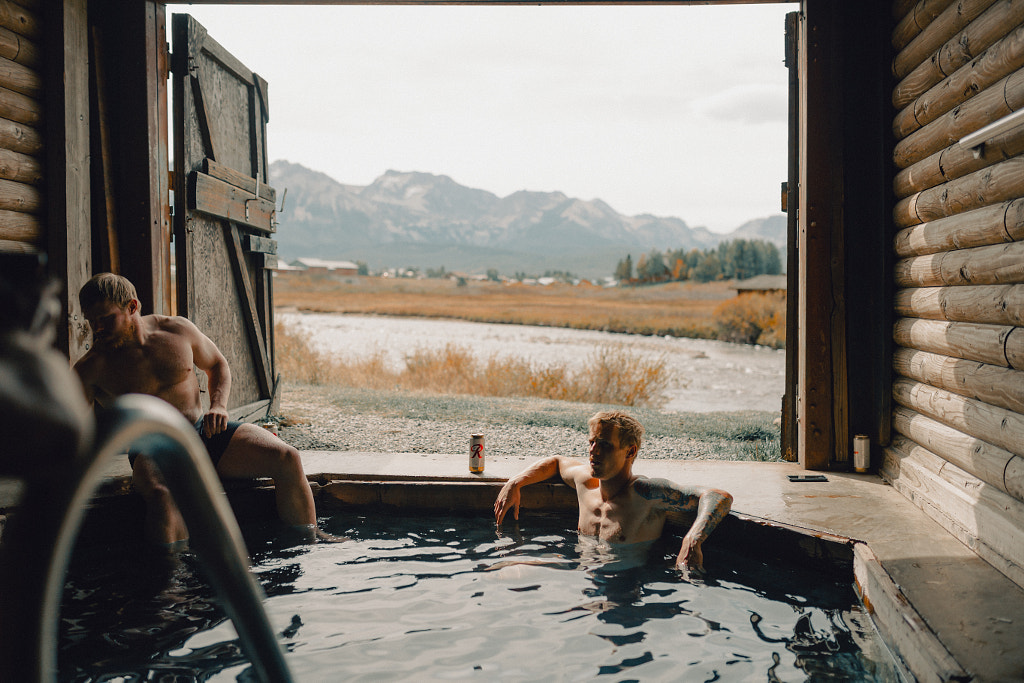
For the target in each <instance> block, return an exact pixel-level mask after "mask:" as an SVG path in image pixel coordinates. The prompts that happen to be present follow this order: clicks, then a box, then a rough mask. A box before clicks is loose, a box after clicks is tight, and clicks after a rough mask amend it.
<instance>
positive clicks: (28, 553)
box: [0, 395, 292, 683]
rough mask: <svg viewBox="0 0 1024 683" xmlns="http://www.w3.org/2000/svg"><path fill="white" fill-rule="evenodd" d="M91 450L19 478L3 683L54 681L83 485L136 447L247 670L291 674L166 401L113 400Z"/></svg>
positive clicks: (236, 534) (222, 498) (0, 634)
mask: <svg viewBox="0 0 1024 683" xmlns="http://www.w3.org/2000/svg"><path fill="white" fill-rule="evenodd" d="M95 443H97V444H99V445H98V447H96V448H95V449H93V453H92V454H91V455H88V456H85V457H80V458H78V459H76V461H75V462H74V463H73V464H72V465H71V466H70V470H71V471H67V470H64V471H62V472H61V473H60V476H50V477H46V478H42V477H37V478H35V479H28V480H27V481H26V487H25V491H24V494H23V496H22V499H21V501H20V503H19V506H18V513H17V514H16V515H13V516H12V519H11V522H10V523H9V524H8V527H7V529H5V531H4V537H3V544H2V551H3V552H2V558H0V559H2V563H0V564H2V572H0V598H2V599H0V672H2V673H3V677H4V679H5V680H6V679H7V676H11V678H10V679H9V680H17V681H27V682H28V681H38V682H39V683H43V682H49V681H54V680H56V670H57V623H58V613H59V608H60V600H61V592H62V590H63V587H64V576H65V573H66V571H67V566H68V562H69V559H70V556H71V551H72V549H73V546H74V540H75V537H76V536H77V534H78V530H79V528H80V526H81V523H82V519H83V518H84V516H85V509H86V506H87V503H88V502H89V499H90V498H91V497H92V494H93V492H94V491H95V490H96V488H97V487H98V486H99V484H100V482H101V481H102V479H103V476H104V473H105V471H106V470H107V467H108V466H109V464H110V462H111V460H112V458H113V457H114V456H115V455H116V454H119V453H124V452H125V450H127V448H128V447H129V446H132V447H135V448H137V449H140V450H144V451H145V452H146V454H147V455H149V456H151V457H152V458H153V460H154V461H155V463H156V465H157V467H158V468H159V469H160V472H161V473H162V474H163V476H164V479H165V481H166V483H167V487H168V489H170V491H171V494H172V495H173V496H174V499H175V501H176V502H177V503H178V505H179V507H180V510H181V513H182V517H183V518H184V520H185V523H186V525H187V526H188V528H189V530H190V534H191V538H190V540H189V543H190V546H191V547H192V548H193V549H194V550H195V552H196V555H197V556H198V557H199V559H200V561H201V562H202V564H203V566H205V567H206V569H208V573H207V577H208V578H209V580H210V582H211V584H213V587H214V589H215V590H216V591H217V593H218V595H219V597H220V598H221V601H222V603H223V606H224V609H225V611H226V612H227V614H228V616H229V617H230V618H231V620H232V621H233V622H234V625H235V630H236V631H237V633H238V637H239V640H240V641H241V644H242V648H243V650H244V651H245V653H246V654H247V655H248V657H249V660H250V662H251V663H252V666H253V668H254V670H255V673H256V674H257V676H258V677H259V679H260V680H262V681H267V682H268V683H279V682H280V683H288V682H290V681H292V677H291V674H290V672H289V670H288V666H287V664H286V663H285V661H284V653H283V651H282V649H281V646H280V644H279V643H278V641H277V637H276V635H275V633H274V630H273V628H272V626H271V624H270V621H269V619H268V618H267V614H266V612H265V610H264V609H263V599H264V594H263V591H262V589H261V588H260V586H259V584H258V583H257V582H256V580H255V578H254V577H253V575H252V574H251V573H250V572H249V558H248V553H247V552H246V550H245V545H244V543H243V541H242V535H241V531H240V530H239V528H238V523H237V522H236V521H235V518H234V516H233V515H232V513H231V509H230V506H229V505H228V502H227V497H226V495H225V494H224V490H223V488H222V487H221V485H220V482H219V480H218V478H217V474H216V472H215V471H214V468H213V465H212V464H211V463H210V460H209V457H208V456H207V455H206V449H205V448H204V446H203V444H202V441H200V439H199V436H198V434H197V433H196V431H195V429H194V428H193V427H192V425H190V424H189V423H188V421H187V420H186V419H185V418H184V417H183V416H182V415H181V414H180V413H179V412H178V411H176V410H175V409H174V408H173V407H172V406H171V405H170V404H168V403H165V402H164V401H161V400H160V399H157V398H154V397H152V396H143V395H129V396H123V397H121V398H120V399H118V400H117V401H116V403H115V404H114V407H113V408H112V409H111V410H110V411H107V412H106V413H105V414H104V415H103V417H102V418H101V420H100V421H99V423H98V424H97V437H96V441H95Z"/></svg>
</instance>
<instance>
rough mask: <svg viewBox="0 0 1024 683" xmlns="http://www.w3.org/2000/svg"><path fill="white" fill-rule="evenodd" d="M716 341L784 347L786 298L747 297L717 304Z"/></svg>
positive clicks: (770, 296)
mask: <svg viewBox="0 0 1024 683" xmlns="http://www.w3.org/2000/svg"><path fill="white" fill-rule="evenodd" d="M714 320H715V325H716V326H717V328H718V338H719V339H721V340H722V341H729V342H738V343H741V344H762V345H764V346H771V347H773V348H777V349H781V348H784V347H785V346H786V297H785V295H781V296H780V295H775V294H746V295H743V296H738V297H735V298H733V299H730V300H728V301H725V302H723V303H721V304H719V306H718V308H716V309H715V313H714Z"/></svg>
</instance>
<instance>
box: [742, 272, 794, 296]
mask: <svg viewBox="0 0 1024 683" xmlns="http://www.w3.org/2000/svg"><path fill="white" fill-rule="evenodd" d="M733 289H735V290H736V296H743V295H744V294H785V293H786V276H785V275H757V276H755V277H752V278H749V279H746V280H739V281H737V282H736V284H735V285H733Z"/></svg>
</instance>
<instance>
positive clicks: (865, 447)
mask: <svg viewBox="0 0 1024 683" xmlns="http://www.w3.org/2000/svg"><path fill="white" fill-rule="evenodd" d="M870 467H871V440H870V439H868V437H867V436H866V435H864V434H858V435H857V436H855V437H853V471H854V472H867V471H868V468H870Z"/></svg>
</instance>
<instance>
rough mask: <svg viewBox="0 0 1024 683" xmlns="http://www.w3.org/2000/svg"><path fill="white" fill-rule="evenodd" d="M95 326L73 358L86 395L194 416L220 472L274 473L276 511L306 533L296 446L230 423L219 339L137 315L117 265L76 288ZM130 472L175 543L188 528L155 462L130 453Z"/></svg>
mask: <svg viewBox="0 0 1024 683" xmlns="http://www.w3.org/2000/svg"><path fill="white" fill-rule="evenodd" d="M79 300H80V302H81V305H82V310H83V311H84V312H85V317H86V320H88V322H89V326H90V327H91V328H92V348H91V349H89V351H88V353H86V354H85V355H84V356H83V357H82V359H81V360H79V361H78V362H77V363H76V364H75V370H76V371H77V372H78V376H79V377H80V378H81V380H82V385H83V387H84V389H85V394H86V399H87V400H88V401H89V402H90V404H91V403H94V402H95V403H99V404H100V405H101V406H102V405H106V404H107V403H109V402H110V401H111V400H113V399H114V398H116V397H118V396H122V395H124V394H149V395H150V396H156V397H157V398H161V399H163V400H164V401H167V402H168V403H170V404H171V405H172V406H174V407H175V408H176V409H178V411H179V412H181V414H182V415H184V416H185V418H186V419H188V421H189V422H191V423H192V424H193V425H194V426H195V428H196V431H197V432H199V436H200V438H201V439H202V441H203V443H204V445H205V446H206V448H207V451H208V452H209V454H210V458H211V460H212V461H213V464H214V467H215V468H216V470H217V473H218V474H219V475H221V476H222V477H244V478H252V477H271V478H272V479H273V480H274V484H275V492H276V502H277V512H278V516H279V517H280V518H281V519H282V520H283V521H284V522H285V523H287V524H289V525H291V526H294V527H300V528H301V530H302V531H303V534H304V535H306V536H307V537H309V538H312V537H313V535H314V534H315V532H316V509H315V507H314V504H313V494H312V491H311V490H310V487H309V483H308V481H307V480H306V476H305V473H304V472H303V469H302V460H301V458H300V456H299V452H298V451H297V450H296V449H294V448H292V447H291V446H289V445H288V444H286V443H285V442H284V441H282V440H281V439H279V438H277V437H276V436H274V435H273V434H271V433H270V432H269V431H267V430H266V429H262V428H260V427H257V426H256V425H253V424H248V423H239V422H230V421H229V420H228V413H227V402H228V396H229V394H230V391H231V371H230V369H229V368H228V363H227V360H226V359H225V358H224V355H223V354H222V353H221V352H220V350H219V349H218V348H217V346H216V345H215V344H214V343H213V342H212V341H211V340H210V339H209V337H207V336H206V335H205V334H203V333H202V332H200V331H199V328H197V327H196V326H195V325H194V324H193V323H192V322H190V321H189V320H187V319H185V318H182V317H178V316H166V315H142V312H141V307H140V304H139V299H138V296H137V295H136V292H135V287H134V286H133V285H132V283H131V282H129V281H128V280H127V279H126V278H124V277H121V276H120V275H114V274H113V273H100V274H98V275H95V276H94V277H92V278H91V279H90V280H89V281H88V282H86V283H85V285H83V286H82V289H81V291H80V292H79ZM193 366H194V367H196V368H199V370H201V371H203V372H205V373H206V376H207V378H208V380H209V381H208V388H209V396H210V407H209V409H207V410H205V411H204V410H203V407H202V402H201V400H200V391H199V381H198V379H197V377H196V373H195V372H194V370H193ZM129 457H130V460H131V463H132V472H133V474H132V480H133V483H134V485H135V488H136V489H137V490H138V491H139V493H141V494H142V497H143V498H144V499H145V501H146V509H147V515H146V534H147V536H148V537H150V538H151V539H152V540H154V541H156V542H159V543H163V544H167V545H169V546H172V547H173V546H175V545H178V544H181V543H182V542H183V541H184V540H185V539H187V538H188V530H187V529H186V528H185V523H184V520H183V519H182V517H181V513H180V512H179V511H178V509H177V507H176V505H175V503H174V500H173V499H172V497H171V494H170V491H168V489H167V486H166V485H165V484H164V481H163V479H162V477H161V476H160V473H159V471H158V470H157V468H156V465H155V464H154V463H153V462H152V460H151V459H150V458H148V457H146V456H145V454H134V453H133V454H130V456H129Z"/></svg>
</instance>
